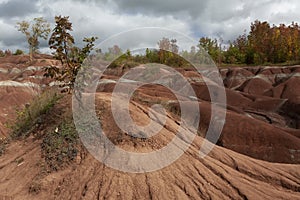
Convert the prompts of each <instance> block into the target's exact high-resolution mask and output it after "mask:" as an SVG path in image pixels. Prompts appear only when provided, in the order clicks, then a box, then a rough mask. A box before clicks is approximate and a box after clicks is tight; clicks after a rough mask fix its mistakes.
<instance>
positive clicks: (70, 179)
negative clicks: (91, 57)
mask: <svg viewBox="0 0 300 200" xmlns="http://www.w3.org/2000/svg"><path fill="white" fill-rule="evenodd" d="M110 98H111V96H110V94H107V93H99V94H97V96H96V111H97V113H100V114H99V118H100V119H101V120H104V122H103V123H104V124H103V130H104V132H106V133H107V136H108V137H111V139H112V140H114V137H115V136H117V135H119V139H118V140H115V141H114V143H115V144H116V145H118V146H119V147H121V148H123V149H125V150H130V151H132V152H149V151H153V150H155V149H157V148H158V147H160V146H164V144H165V143H166V142H168V141H170V140H171V139H172V138H174V137H175V133H174V132H173V131H172V130H173V129H174V130H176V129H177V126H178V124H176V123H174V119H173V117H172V116H171V115H168V126H166V128H164V129H163V130H162V131H161V132H160V133H159V134H158V135H156V136H155V138H149V139H146V140H140V139H137V138H135V139H134V138H130V137H129V136H127V135H125V134H123V133H121V135H120V132H119V130H118V129H117V128H116V126H113V124H114V122H113V118H112V116H111V112H110V107H111V106H110ZM66 102H68V103H66ZM67 105H68V106H70V96H68V97H66V98H64V99H62V100H61V101H60V103H59V104H57V105H56V106H55V108H54V110H53V111H52V112H53V113H59V112H61V110H65V108H66V106H67ZM130 107H131V108H133V109H132V111H133V113H132V114H133V118H134V119H135V120H137V122H138V121H139V120H145V119H146V118H148V117H149V116H148V115H147V114H146V113H145V112H144V109H145V105H142V104H139V103H138V102H135V101H132V102H131V103H130ZM104 108H105V109H104ZM52 112H51V113H52ZM60 120H61V119H60V118H57V119H56V121H55V122H54V124H52V125H55V123H56V124H59V123H60ZM112 127H113V128H112ZM40 143H41V141H40V140H37V139H34V138H32V137H30V138H28V139H27V140H26V141H18V142H16V143H13V144H11V145H10V146H9V147H8V149H7V151H6V153H5V154H4V155H3V156H2V157H0V163H1V165H0V168H1V170H0V181H1V182H2V184H0V194H1V196H2V197H3V198H8V199H9V198H13V199H22V200H26V199H299V193H300V182H299V180H300V179H299V177H300V173H299V172H300V168H299V167H300V166H299V165H286V164H275V163H269V162H264V161H259V160H255V159H253V158H249V157H247V156H244V155H241V154H238V153H235V152H234V151H231V150H228V149H226V148H223V147H217V146H216V147H215V148H214V149H213V150H212V151H211V152H210V153H209V154H208V155H207V156H206V157H205V158H200V157H199V149H200V147H201V145H202V143H203V138H201V137H199V136H196V138H195V140H194V142H193V143H192V145H191V146H190V148H189V149H188V150H187V151H185V152H184V154H183V155H182V156H181V157H180V158H179V159H178V160H176V161H175V162H174V163H172V164H171V165H169V166H168V167H165V168H163V169H161V170H159V171H155V172H148V173H137V174H134V173H125V172H121V171H117V170H114V169H112V168H109V167H107V166H105V165H103V164H102V163H100V162H99V161H97V160H96V159H95V158H93V157H92V156H91V155H90V154H89V153H81V154H80V155H81V156H80V157H79V159H77V161H76V162H74V163H71V164H69V166H68V167H66V168H64V169H62V170H60V171H58V172H52V173H46V174H44V175H41V174H40V172H41V170H42V169H43V168H42V167H41V166H43V164H42V163H43V161H42V160H41V157H40V156H41V154H40V152H41V150H40ZM178 148H180V147H178ZM20 158H22V161H19V162H17V161H18V160H20ZM128 159H129V158H128ZM21 177H22V178H21ZM34 186H35V187H34ZM37 186H38V192H33V193H30V192H28V191H29V188H31V189H32V188H37Z"/></svg>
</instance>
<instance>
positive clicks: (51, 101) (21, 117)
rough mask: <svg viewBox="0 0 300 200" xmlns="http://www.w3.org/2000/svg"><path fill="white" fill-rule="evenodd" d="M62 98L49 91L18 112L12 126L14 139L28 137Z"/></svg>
mask: <svg viewBox="0 0 300 200" xmlns="http://www.w3.org/2000/svg"><path fill="white" fill-rule="evenodd" d="M59 98H60V96H59V95H58V94H57V93H56V91H54V90H47V91H45V92H43V93H42V94H41V95H39V96H37V97H36V98H34V99H33V101H32V102H31V103H30V104H27V105H26V106H25V108H24V109H22V110H19V111H17V120H16V122H15V123H14V124H13V125H12V126H11V129H12V137H16V138H18V137H21V136H27V135H28V132H29V131H30V130H31V129H32V128H33V127H34V125H35V124H37V123H40V120H41V117H42V115H43V114H46V113H47V112H48V111H49V110H50V108H52V107H53V106H54V105H55V103H56V101H57V100H58V99H59Z"/></svg>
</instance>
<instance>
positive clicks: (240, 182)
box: [0, 55, 300, 200]
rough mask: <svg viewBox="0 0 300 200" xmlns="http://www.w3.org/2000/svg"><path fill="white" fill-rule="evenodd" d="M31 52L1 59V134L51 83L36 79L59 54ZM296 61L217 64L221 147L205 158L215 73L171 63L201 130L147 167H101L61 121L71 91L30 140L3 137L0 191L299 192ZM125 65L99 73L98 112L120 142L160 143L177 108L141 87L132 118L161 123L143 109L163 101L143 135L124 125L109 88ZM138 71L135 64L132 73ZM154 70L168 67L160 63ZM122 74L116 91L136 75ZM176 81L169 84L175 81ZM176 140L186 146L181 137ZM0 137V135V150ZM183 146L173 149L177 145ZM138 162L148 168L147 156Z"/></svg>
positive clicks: (115, 194) (139, 195)
mask: <svg viewBox="0 0 300 200" xmlns="http://www.w3.org/2000/svg"><path fill="white" fill-rule="evenodd" d="M36 56H37V57H36V59H35V61H34V62H33V63H28V59H29V58H28V57H27V56H16V57H15V56H12V57H6V58H0V105H1V109H0V138H2V137H3V136H7V131H8V129H7V127H6V125H5V124H6V122H8V121H11V120H13V119H15V117H16V112H15V109H16V108H17V107H22V106H24V105H25V104H26V103H28V102H30V100H31V99H33V98H34V97H35V96H36V95H37V94H39V93H40V92H41V91H42V90H43V88H44V85H47V84H49V83H50V82H51V80H47V79H44V78H43V77H42V75H43V71H42V70H43V67H44V66H48V65H54V64H57V62H56V61H54V60H51V57H48V56H43V55H36ZM38 56H39V57H38ZM299 68H300V67H299V66H293V67H245V68H227V69H221V70H220V72H221V75H222V78H223V81H224V85H225V87H226V88H225V91H226V95H227V105H219V104H218V106H217V112H226V121H225V125H224V128H223V130H222V134H221V136H220V138H219V140H218V141H217V145H218V146H215V147H214V148H213V150H212V151H211V152H210V153H209V154H208V155H207V156H206V157H205V158H201V157H200V152H199V150H200V149H201V146H202V145H203V143H204V141H205V139H204V137H205V136H206V131H207V129H208V125H209V123H210V122H211V120H212V119H211V106H212V104H211V102H210V99H211V96H210V95H211V94H210V93H209V90H208V87H207V84H209V86H210V87H211V88H212V90H213V91H218V90H219V89H220V87H219V86H218V85H216V84H215V83H214V82H213V81H209V82H208V83H204V82H203V78H202V77H201V76H200V75H199V74H198V73H196V72H195V71H192V70H190V69H180V70H178V71H179V72H180V73H181V74H182V75H183V76H184V77H186V78H187V79H188V81H189V82H190V83H191V85H192V87H193V89H194V91H195V96H188V97H181V96H180V98H181V99H182V100H184V101H185V104H186V105H187V108H188V109H193V106H192V105H195V104H196V105H197V106H199V109H200V123H199V130H198V132H197V134H198V135H195V139H194V141H193V142H192V144H191V146H190V147H189V148H188V149H187V150H186V151H184V152H183V155H182V156H181V157H180V158H179V159H178V160H176V161H175V162H174V163H172V164H171V165H169V166H167V167H164V168H163V169H160V170H158V171H155V172H147V173H137V174H134V173H126V172H122V171H117V170H115V169H112V168H110V167H107V166H105V165H104V164H102V163H101V162H99V161H97V160H96V159H95V158H94V157H93V156H92V155H91V154H90V153H89V152H88V151H87V150H86V149H85V148H83V147H82V144H77V142H79V140H78V138H77V136H74V133H76V132H75V131H74V130H73V129H72V128H70V127H69V126H62V125H63V124H64V123H66V118H71V116H72V113H71V108H72V105H71V96H69V95H66V96H65V97H64V98H63V99H61V100H60V101H59V103H58V104H56V105H55V106H54V108H53V109H52V110H50V112H49V113H47V114H44V115H43V116H42V117H41V118H39V120H38V122H37V123H36V124H35V125H34V128H33V129H32V131H31V134H30V136H29V137H28V138H26V139H24V140H19V141H18V140H17V141H11V142H10V144H7V145H6V143H5V145H4V146H5V147H6V148H5V151H4V154H3V155H2V156H0V163H1V164H0V183H1V184H0V199H22V200H23V199H24V200H26V199H300V198H299V194H300V181H299V180H300V173H299V172H300V165H299V164H300V131H299V128H300V117H299V116H300V110H299V108H300V107H299V102H300V100H299V97H300V91H299V88H297V87H296V85H299V84H300V83H299V82H300V76H299V72H300V69H299ZM127 70H129V69H125V68H124V69H115V70H114V69H110V70H108V71H107V73H106V74H105V75H104V76H103V77H102V79H101V80H99V85H98V88H97V93H96V96H95V97H96V98H95V100H96V101H95V102H96V106H95V108H96V114H97V117H98V118H99V119H100V121H101V125H102V128H103V131H104V132H105V134H106V136H107V137H108V138H109V139H110V141H111V142H112V143H113V144H114V145H116V146H118V147H119V148H121V149H123V150H126V151H130V152H135V153H149V152H153V151H155V150H159V149H161V148H163V147H165V146H166V145H167V144H168V143H170V141H172V140H173V139H174V137H175V135H176V133H177V131H178V130H179V126H180V124H181V121H180V113H181V108H180V106H179V104H178V101H177V100H176V96H175V94H173V93H172V92H171V91H170V90H169V89H167V88H165V87H163V86H161V85H159V84H156V85H144V86H142V87H139V88H138V89H137V90H136V91H135V93H134V95H133V96H132V98H131V101H130V104H129V108H130V116H131V117H132V119H133V120H134V122H135V123H136V124H138V125H147V124H148V123H149V121H150V118H151V119H154V124H156V125H158V124H161V121H160V120H159V118H155V117H153V116H151V115H150V114H149V113H148V110H149V107H151V106H152V105H155V104H161V105H163V106H164V108H165V110H166V111H167V115H166V123H165V124H164V125H163V126H162V129H161V130H160V131H159V133H158V134H156V135H154V136H152V137H151V138H148V139H145V138H136V137H133V136H131V135H130V134H129V133H126V132H124V131H122V130H121V129H120V128H118V126H117V124H116V122H115V121H114V117H113V115H112V111H111V94H110V93H111V92H112V91H113V90H114V89H115V85H116V83H117V81H118V80H119V78H120V76H122V75H123V74H124V73H125V72H126V71H127ZM142 75H143V73H142V70H141V72H140V74H139V77H142ZM156 75H157V76H158V77H160V75H165V76H172V73H171V74H170V73H168V72H167V71H164V70H161V71H159V73H158V74H156ZM127 78H129V79H123V80H122V81H120V82H119V85H121V86H124V88H125V89H126V90H125V89H124V91H123V92H126V91H127V90H128V89H130V88H129V87H127V88H126V86H127V85H128V83H130V82H132V80H130V78H132V79H133V78H135V77H127ZM156 78H157V77H156ZM164 80H165V79H162V81H164ZM174 80H175V81H174V83H173V84H174V86H175V87H180V86H182V85H180V84H179V83H177V82H176V81H177V79H176V78H175V79H174ZM216 95H217V94H216ZM155 116H156V117H157V115H155ZM83 117H86V116H83ZM193 120H194V119H190V121H193ZM62 127H64V128H62ZM185 131H187V132H189V131H190V130H185ZM70 133H72V135H70ZM137 134H141V135H142V134H144V133H137ZM75 140H76V141H75ZM77 140H78V141H77ZM179 141H180V142H182V143H183V144H184V143H185V142H186V138H184V137H180V139H179ZM3 144H4V143H3V139H0V150H2V149H4V148H3ZM180 144H181V143H178V145H177V148H178V149H179V150H181V151H183V150H182V149H183V147H182V146H181V145H180ZM108 156H112V157H113V156H114V154H113V151H108ZM170 156H171V155H170ZM161 159H163V157H162V158H161ZM123 160H125V161H126V162H125V163H126V164H125V165H124V166H125V167H133V168H134V167H136V166H133V165H132V164H139V163H135V162H134V159H132V158H131V157H124V158H123ZM145 162H146V164H148V165H149V166H151V165H153V163H154V162H153V161H152V160H147V161H145ZM280 163H281V164H280ZM284 163H288V164H284ZM124 166H122V167H124Z"/></svg>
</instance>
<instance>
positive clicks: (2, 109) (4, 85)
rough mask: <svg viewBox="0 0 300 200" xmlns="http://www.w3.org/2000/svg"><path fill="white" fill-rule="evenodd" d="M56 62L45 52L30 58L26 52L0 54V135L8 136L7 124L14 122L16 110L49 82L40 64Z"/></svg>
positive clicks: (42, 65)
mask: <svg viewBox="0 0 300 200" xmlns="http://www.w3.org/2000/svg"><path fill="white" fill-rule="evenodd" d="M57 63H58V62H57V61H55V60H53V59H52V57H51V56H48V55H35V60H34V61H33V62H29V56H25V55H22V56H7V57H2V58H0V105H1V106H0V138H5V137H7V136H8V132H9V129H8V128H7V126H9V125H10V124H11V123H13V120H14V119H15V117H16V111H17V110H22V109H23V107H24V105H25V104H26V103H29V102H30V101H31V100H32V99H33V98H34V97H35V96H37V95H38V94H39V93H41V91H42V90H43V89H44V88H45V87H46V86H47V84H49V82H50V80H48V79H46V78H45V77H43V74H44V72H43V68H44V67H46V66H50V65H56V64H57Z"/></svg>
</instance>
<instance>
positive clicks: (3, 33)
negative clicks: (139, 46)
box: [0, 0, 300, 51]
mask: <svg viewBox="0 0 300 200" xmlns="http://www.w3.org/2000/svg"><path fill="white" fill-rule="evenodd" d="M55 15H64V16H70V21H71V22H72V23H73V29H74V31H73V35H74V36H75V39H76V41H80V40H81V39H82V38H83V37H84V36H98V37H99V40H98V41H99V42H100V41H102V40H104V39H106V38H108V37H110V36H111V35H114V34H118V33H120V32H122V31H126V30H130V29H134V28H139V27H163V28H168V29H171V30H175V31H179V32H182V33H184V34H186V35H189V36H190V37H192V38H194V39H195V40H198V39H199V38H200V37H201V36H208V37H216V38H222V39H223V41H224V43H225V42H226V41H228V40H233V39H234V38H236V37H237V36H238V35H240V34H243V32H244V30H247V32H248V30H249V27H250V24H251V22H253V21H255V20H256V19H258V20H261V21H265V20H266V21H268V22H270V24H271V25H272V24H280V23H285V24H290V23H291V22H292V21H295V22H300V1H298V0H258V1H253V0H251V1H250V0H210V1H209V0H205V1H203V0H164V1H162V0H151V1H150V0H119V1H117V0H52V1H49V0H39V1H35V0H0V49H12V50H15V49H17V48H20V49H24V50H25V49H26V47H27V43H26V39H25V36H24V35H22V34H21V33H20V32H18V31H17V29H16V28H15V25H16V22H18V21H22V20H32V19H33V18H34V17H44V18H45V19H47V20H48V21H49V22H50V23H51V24H52V28H53V25H54V16H55ZM144 40H145V44H146V43H147V41H146V40H147V37H144ZM41 43H42V44H41V46H42V48H41V49H42V50H43V51H47V50H46V49H45V46H46V42H42V41H41ZM79 44H80V43H79Z"/></svg>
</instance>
